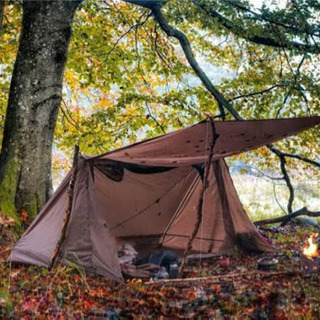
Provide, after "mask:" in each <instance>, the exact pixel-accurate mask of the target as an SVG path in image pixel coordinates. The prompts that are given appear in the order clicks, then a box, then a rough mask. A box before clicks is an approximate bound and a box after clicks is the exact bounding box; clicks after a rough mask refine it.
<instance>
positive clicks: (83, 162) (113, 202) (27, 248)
mask: <svg viewBox="0 0 320 320" xmlns="http://www.w3.org/2000/svg"><path fill="white" fill-rule="evenodd" d="M318 123H320V117H312V118H302V119H286V120H261V121H240V122H239V121H235V122H232V121H228V122H215V123H214V126H212V125H211V123H210V122H209V121H206V122H202V123H199V124H198V125H195V126H192V127H189V128H186V129H182V130H179V131H176V132H173V133H171V134H167V135H164V136H161V137H158V138H155V139H151V140H147V141H145V142H142V143H138V144H135V145H132V146H129V147H127V148H123V149H120V150H116V151H114V152H111V153H108V154H103V155H101V156H97V157H82V158H81V159H80V163H79V170H78V174H77V177H76V182H75V187H74V197H73V203H72V212H71V216H70V220H69V224H68V228H67V235H66V238H65V240H64V242H63V243H62V246H61V250H60V251H59V255H58V261H60V262H62V263H65V264H68V263H70V262H73V263H76V264H78V265H80V266H82V267H83V268H84V269H85V270H86V271H87V272H91V273H95V274H100V275H103V276H106V277H108V278H110V279H113V280H116V281H121V280H122V275H121V271H120V266H119V261H118V256H117V251H118V246H119V245H121V244H123V243H128V242H130V243H131V244H133V245H134V246H135V247H136V248H137V249H138V251H140V252H143V251H144V250H150V249H153V250H154V249H156V248H170V249H173V250H177V251H179V252H181V251H184V250H185V248H186V246H187V243H188V241H189V238H190V235H191V234H192V232H193V230H194V226H195V222H196V220H197V211H198V204H199V198H200V193H201V188H202V185H203V176H204V174H203V171H204V164H205V162H206V161H207V159H208V158H209V154H208V150H207V149H208V148H209V147H210V143H211V141H210V139H211V137H212V135H213V134H218V135H219V137H218V139H217V140H216V144H215V146H214V155H213V160H212V163H211V164H210V171H209V176H208V187H207V188H206V190H205V192H204V201H203V206H202V215H203V217H202V222H201V225H200V228H199V231H198V233H197V235H196V238H195V239H194V241H193V244H192V250H193V251H194V252H212V253H217V254H220V253H230V252H231V251H232V250H233V249H234V247H235V246H236V245H240V246H242V247H243V248H244V249H247V250H255V251H274V250H275V249H274V248H273V247H272V245H270V244H269V243H268V242H266V240H265V239H264V238H263V237H262V236H261V234H260V233H259V232H258V231H257V229H256V228H255V227H254V225H253V224H252V223H251V221H250V220H249V218H248V216H247V214H246V212H245V210H244V209H243V207H242V205H241V202H240V200H239V197H238V195H237V192H236V190H235V187H234V185H233V182H232V179H231V176H230V173H229V170H228V167H227V165H226V163H225V161H224V159H223V158H224V156H226V155H231V154H236V153H239V152H242V151H245V150H249V149H251V148H254V147H257V146H261V145H264V144H266V143H270V142H273V141H275V140H277V139H280V138H283V137H284V136H287V135H289V134H293V133H296V132H299V131H301V130H305V129H307V128H310V127H312V126H314V125H316V124H318ZM69 182H70V173H69V174H68V175H67V177H66V178H65V179H64V181H63V182H62V184H61V185H60V187H59V188H58V189H57V191H56V192H55V194H54V196H53V197H52V198H51V200H50V201H49V202H48V203H47V205H46V206H45V207H44V208H43V209H42V210H41V212H40V213H39V215H38V217H37V218H36V219H35V220H34V222H33V223H32V224H31V225H30V227H29V228H28V230H27V231H26V232H25V233H24V234H23V235H22V237H21V238H20V240H19V241H18V242H17V243H16V245H15V247H14V248H13V250H12V253H11V256H10V257H9V260H11V261H12V262H19V263H27V264H36V265H41V266H45V267H47V266H48V265H49V263H50V257H51V256H52V253H53V251H54V249H55V247H56V244H57V242H58V239H59V237H60V234H61V230H62V224H63V219H64V216H65V211H66V208H67V202H68V183H69Z"/></svg>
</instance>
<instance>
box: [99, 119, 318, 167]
mask: <svg viewBox="0 0 320 320" xmlns="http://www.w3.org/2000/svg"><path fill="white" fill-rule="evenodd" d="M319 123H320V116H315V117H305V118H292V119H272V120H243V121H223V122H222V121H217V122H214V131H215V132H216V134H217V135H218V138H217V140H216V143H215V147H214V156H213V160H218V159H221V158H225V157H228V156H232V155H235V154H239V153H242V152H246V151H249V150H252V149H255V148H258V147H261V146H264V145H266V144H269V143H273V142H275V141H278V140H280V139H283V138H285V137H288V136H290V135H293V134H296V133H298V132H300V131H303V130H306V129H309V128H311V127H313V126H315V125H317V124H319ZM212 135H213V128H212V124H211V122H210V121H203V122H200V123H199V124H196V125H194V126H191V127H188V128H185V129H181V130H178V131H175V132H172V133H169V134H165V135H163V136H160V137H157V138H153V139H149V140H145V141H142V142H140V143H136V144H133V145H130V146H128V147H125V148H122V149H118V150H116V151H113V152H110V153H106V154H102V155H100V156H98V157H95V158H98V159H109V160H114V161H120V162H126V163H132V164H139V165H147V166H164V167H178V166H184V165H193V164H199V163H204V162H205V161H206V159H207V157H208V156H209V150H210V143H211V141H212Z"/></svg>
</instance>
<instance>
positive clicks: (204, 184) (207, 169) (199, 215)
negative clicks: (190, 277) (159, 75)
mask: <svg viewBox="0 0 320 320" xmlns="http://www.w3.org/2000/svg"><path fill="white" fill-rule="evenodd" d="M209 119H210V124H211V129H212V140H211V143H210V153H209V158H208V161H207V163H206V165H205V168H204V177H203V180H202V188H201V193H200V197H199V202H198V207H197V221H196V224H195V226H194V229H193V232H192V234H191V236H190V238H189V241H188V245H187V248H186V250H185V251H184V253H183V258H182V262H181V265H180V268H179V272H178V275H179V277H181V276H182V273H183V269H184V266H185V264H186V261H187V257H188V255H189V253H190V251H191V249H192V243H193V240H194V238H195V237H196V235H197V233H198V231H199V228H200V225H201V222H202V215H203V198H204V193H205V191H206V189H207V188H208V186H209V181H208V177H209V172H210V167H211V162H212V158H213V149H214V146H215V144H216V141H217V139H218V137H219V134H218V133H217V132H216V128H215V125H214V120H213V118H212V117H209Z"/></svg>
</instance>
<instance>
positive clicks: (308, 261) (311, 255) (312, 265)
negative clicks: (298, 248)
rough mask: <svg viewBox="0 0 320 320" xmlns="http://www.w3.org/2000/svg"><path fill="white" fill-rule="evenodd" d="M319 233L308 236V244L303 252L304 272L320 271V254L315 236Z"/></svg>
mask: <svg viewBox="0 0 320 320" xmlns="http://www.w3.org/2000/svg"><path fill="white" fill-rule="evenodd" d="M317 237H318V233H314V234H312V235H311V236H310V237H309V238H308V246H306V247H304V248H303V251H302V253H301V268H302V271H303V272H304V273H320V254H319V249H318V245H317V243H316V240H315V238H317Z"/></svg>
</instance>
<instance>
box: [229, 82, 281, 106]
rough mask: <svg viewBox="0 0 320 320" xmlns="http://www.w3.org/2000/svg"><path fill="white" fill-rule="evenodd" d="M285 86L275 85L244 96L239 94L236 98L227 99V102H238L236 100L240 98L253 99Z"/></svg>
mask: <svg viewBox="0 0 320 320" xmlns="http://www.w3.org/2000/svg"><path fill="white" fill-rule="evenodd" d="M284 86H285V85H282V84H275V85H273V86H271V87H269V88H267V89H264V90H261V91H256V92H250V93H245V94H241V95H238V96H235V97H233V98H231V99H229V100H228V101H229V102H230V101H234V100H238V99H241V98H248V97H253V96H256V95H260V94H264V93H267V92H269V91H271V90H273V89H275V88H279V87H284Z"/></svg>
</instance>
